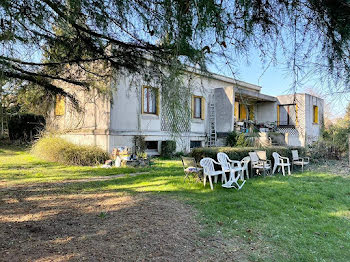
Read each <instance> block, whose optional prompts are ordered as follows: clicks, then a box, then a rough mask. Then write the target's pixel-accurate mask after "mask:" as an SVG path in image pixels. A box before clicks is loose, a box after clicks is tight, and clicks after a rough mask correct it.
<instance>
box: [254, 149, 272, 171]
mask: <svg viewBox="0 0 350 262" xmlns="http://www.w3.org/2000/svg"><path fill="white" fill-rule="evenodd" d="M249 157H250V160H251V171H252V174H253V170H254V169H255V170H257V171H258V172H259V173H260V170H263V175H264V176H265V175H266V173H267V172H270V170H271V161H270V160H266V159H265V160H263V159H260V158H259V156H258V154H257V152H249Z"/></svg>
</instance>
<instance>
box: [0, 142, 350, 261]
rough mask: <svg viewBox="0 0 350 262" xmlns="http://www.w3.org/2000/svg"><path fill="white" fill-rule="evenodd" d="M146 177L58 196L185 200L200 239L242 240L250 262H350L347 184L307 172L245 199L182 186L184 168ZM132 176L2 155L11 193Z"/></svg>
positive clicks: (256, 188)
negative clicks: (15, 187)
mask: <svg viewBox="0 0 350 262" xmlns="http://www.w3.org/2000/svg"><path fill="white" fill-rule="evenodd" d="M136 170H137V171H139V169H136ZM148 171H149V173H147V174H142V175H139V176H133V177H132V176H126V177H123V178H118V179H113V180H108V181H94V182H88V183H74V184H69V185H67V186H65V187H62V188H60V189H57V190H62V191H64V192H67V191H69V192H79V193H84V192H94V191H98V192H108V191H113V192H115V191H118V192H125V193H131V194H138V193H144V192H149V193H154V194H164V195H167V196H169V197H174V198H177V199H180V200H181V201H185V202H186V203H188V204H190V205H192V206H193V207H194V208H195V209H197V210H198V211H199V212H198V220H199V221H200V222H201V223H203V224H204V225H205V229H204V231H203V232H200V233H201V234H202V235H204V236H206V235H213V234H221V235H223V236H224V237H226V238H227V239H232V238H236V237H237V236H238V237H239V238H240V239H241V241H242V245H244V246H246V247H247V250H246V252H247V253H248V254H249V258H250V259H251V260H253V261H348V260H349V257H350V176H348V177H346V176H337V175H333V174H327V173H315V172H304V173H295V174H293V175H292V176H286V177H283V176H281V175H277V176H273V177H267V178H265V179H264V178H254V179H249V180H248V181H247V182H246V184H245V186H244V187H243V189H242V190H240V191H235V190H227V189H223V188H221V187H220V186H219V185H216V187H215V189H214V191H211V190H210V189H209V186H207V187H206V188H204V187H203V185H202V184H199V183H195V182H194V181H191V182H185V183H184V182H183V172H182V168H181V164H180V161H157V162H156V164H155V166H153V167H151V168H149V169H148ZM132 172H135V169H133V168H131V169H130V168H129V169H97V168H91V167H70V166H62V165H58V164H55V163H47V162H43V161H40V160H38V159H36V158H35V157H33V156H31V155H29V154H28V153H27V152H25V151H23V150H20V149H16V150H13V149H11V148H5V149H1V151H0V180H2V181H3V182H4V183H7V184H9V185H11V184H14V183H16V184H18V183H28V182H30V183H37V182H49V181H51V180H55V181H57V180H64V179H72V178H83V177H93V176H101V175H112V174H116V173H132ZM44 193H49V192H44ZM56 193H57V192H56ZM179 252H180V251H179ZM233 259H234V258H233Z"/></svg>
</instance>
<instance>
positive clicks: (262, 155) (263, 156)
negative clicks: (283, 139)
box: [255, 150, 267, 161]
mask: <svg viewBox="0 0 350 262" xmlns="http://www.w3.org/2000/svg"><path fill="white" fill-rule="evenodd" d="M255 153H256V154H257V155H258V157H259V160H261V161H266V160H267V156H266V151H263V150H256V151H255Z"/></svg>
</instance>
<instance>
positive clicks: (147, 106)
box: [142, 86, 158, 115]
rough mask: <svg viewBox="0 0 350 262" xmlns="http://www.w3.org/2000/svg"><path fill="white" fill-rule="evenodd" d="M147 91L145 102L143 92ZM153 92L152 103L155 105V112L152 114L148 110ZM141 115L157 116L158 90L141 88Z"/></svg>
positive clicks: (148, 87)
mask: <svg viewBox="0 0 350 262" xmlns="http://www.w3.org/2000/svg"><path fill="white" fill-rule="evenodd" d="M146 89H147V96H146V100H145V91H146ZM152 92H153V94H154V101H152V102H153V103H154V105H155V107H154V108H155V110H154V112H153V111H152V109H151V108H150V99H151V98H150V96H151V93H152ZM142 101H143V103H142V113H143V114H149V115H158V90H157V89H156V88H154V87H150V86H144V87H143V88H142ZM145 105H146V110H145Z"/></svg>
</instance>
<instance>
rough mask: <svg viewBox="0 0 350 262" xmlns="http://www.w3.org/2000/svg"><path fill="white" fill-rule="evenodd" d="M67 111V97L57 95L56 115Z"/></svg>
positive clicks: (61, 114)
mask: <svg viewBox="0 0 350 262" xmlns="http://www.w3.org/2000/svg"><path fill="white" fill-rule="evenodd" d="M65 111H66V101H65V97H64V96H62V95H56V103H55V115H56V116H63V115H64V113H65Z"/></svg>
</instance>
